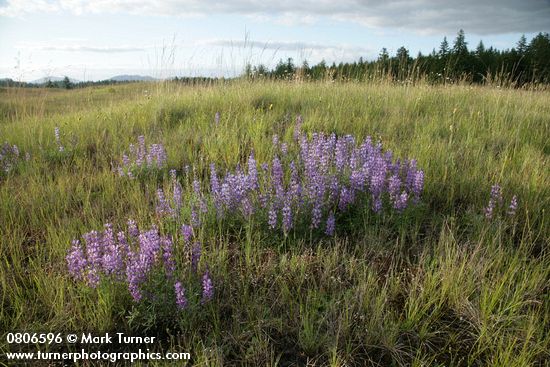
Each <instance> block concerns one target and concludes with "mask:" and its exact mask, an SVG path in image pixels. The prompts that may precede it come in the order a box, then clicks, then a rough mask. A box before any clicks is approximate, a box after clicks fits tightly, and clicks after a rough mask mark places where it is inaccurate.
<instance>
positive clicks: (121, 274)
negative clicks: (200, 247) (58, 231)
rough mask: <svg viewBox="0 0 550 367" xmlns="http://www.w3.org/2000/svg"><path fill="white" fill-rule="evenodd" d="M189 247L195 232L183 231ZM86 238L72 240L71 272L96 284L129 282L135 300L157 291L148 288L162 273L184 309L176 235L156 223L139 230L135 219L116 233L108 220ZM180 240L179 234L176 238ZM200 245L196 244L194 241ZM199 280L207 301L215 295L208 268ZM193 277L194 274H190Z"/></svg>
mask: <svg viewBox="0 0 550 367" xmlns="http://www.w3.org/2000/svg"><path fill="white" fill-rule="evenodd" d="M182 234H183V242H184V243H185V244H186V248H188V247H189V244H190V241H191V240H192V233H190V232H186V230H185V229H183V231H182ZM82 239H83V241H82V242H81V241H80V240H78V239H75V240H73V242H72V247H71V248H70V250H69V252H68V254H67V257H66V260H67V266H68V270H69V273H70V274H71V276H72V277H73V278H74V279H75V280H77V281H81V282H84V283H85V284H87V285H88V286H90V287H92V288H95V287H97V286H98V285H99V284H100V282H101V281H102V280H106V281H114V282H121V283H124V284H126V286H127V288H128V291H129V293H130V295H131V296H132V298H133V300H134V301H135V302H140V301H143V300H144V299H146V298H150V297H154V296H155V295H152V294H149V293H148V292H145V291H144V289H145V288H146V287H147V285H148V282H149V281H150V279H151V278H152V277H153V276H154V275H159V274H161V275H162V276H163V277H164V279H165V281H166V282H170V283H172V284H173V285H174V286H173V287H172V289H173V291H174V293H173V301H174V304H175V305H176V306H177V308H178V309H180V310H181V309H185V308H186V307H187V305H188V298H187V296H186V290H185V288H184V286H183V283H182V282H181V280H180V279H178V274H182V273H185V270H186V269H185V267H186V265H190V264H185V263H180V264H178V263H177V261H176V258H177V257H176V256H175V253H174V251H175V248H174V246H175V243H174V239H173V238H172V237H170V236H163V235H161V234H160V233H159V230H158V228H157V227H156V226H154V225H153V226H152V227H151V228H150V229H149V230H146V231H140V230H139V228H138V227H137V225H136V223H135V222H134V221H132V220H129V221H128V226H127V230H126V231H119V232H117V233H116V234H115V231H114V230H113V227H112V226H111V225H110V224H106V225H105V228H104V230H103V231H91V232H89V233H86V234H84V235H83V236H82ZM176 240H177V238H176ZM195 246H197V245H195ZM191 257H192V260H191V263H192V267H191V266H190V267H189V269H192V270H191V273H193V274H196V273H197V272H198V265H197V264H198V262H199V260H200V253H198V254H197V253H195V252H194V253H193V255H192V256H191ZM195 278H196V281H197V282H200V284H201V288H202V296H201V299H200V303H201V304H204V303H206V302H208V301H209V300H211V299H212V297H213V292H214V288H213V283H212V280H211V278H210V273H209V272H208V270H206V271H205V272H204V274H203V275H202V276H199V275H198V274H197V276H195ZM191 279H193V277H191Z"/></svg>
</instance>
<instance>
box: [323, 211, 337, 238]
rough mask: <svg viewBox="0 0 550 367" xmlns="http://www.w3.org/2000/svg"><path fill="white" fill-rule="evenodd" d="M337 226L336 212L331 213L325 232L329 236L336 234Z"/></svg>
mask: <svg viewBox="0 0 550 367" xmlns="http://www.w3.org/2000/svg"><path fill="white" fill-rule="evenodd" d="M335 227H336V219H335V218H334V213H330V214H329V216H328V218H327V224H326V227H325V234H326V235H327V236H332V235H334V229H335Z"/></svg>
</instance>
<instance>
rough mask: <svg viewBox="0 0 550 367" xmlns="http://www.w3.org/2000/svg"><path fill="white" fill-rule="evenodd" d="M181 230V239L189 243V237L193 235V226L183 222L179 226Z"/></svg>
mask: <svg viewBox="0 0 550 367" xmlns="http://www.w3.org/2000/svg"><path fill="white" fill-rule="evenodd" d="M181 232H182V234H183V240H184V241H185V243H190V242H191V237H193V227H191V226H190V225H188V224H184V225H182V226H181Z"/></svg>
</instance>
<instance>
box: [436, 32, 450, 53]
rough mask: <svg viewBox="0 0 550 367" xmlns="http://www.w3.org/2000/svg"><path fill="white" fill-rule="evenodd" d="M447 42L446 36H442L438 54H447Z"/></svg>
mask: <svg viewBox="0 0 550 367" xmlns="http://www.w3.org/2000/svg"><path fill="white" fill-rule="evenodd" d="M449 51H450V50H449V42H447V37H443V41H441V45H440V46H439V54H440V55H441V56H446V55H448V54H449Z"/></svg>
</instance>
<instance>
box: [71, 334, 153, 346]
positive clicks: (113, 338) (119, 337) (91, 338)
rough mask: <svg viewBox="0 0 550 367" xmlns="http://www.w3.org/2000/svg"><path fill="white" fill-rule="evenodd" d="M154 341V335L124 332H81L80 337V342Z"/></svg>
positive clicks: (135, 342) (134, 342) (140, 342)
mask: <svg viewBox="0 0 550 367" xmlns="http://www.w3.org/2000/svg"><path fill="white" fill-rule="evenodd" d="M154 342H155V337H154V336H145V337H143V336H127V335H124V333H116V334H114V335H111V334H109V333H105V334H104V335H101V336H99V335H92V334H91V333H87V334H86V333H83V334H82V337H81V338H80V343H82V344H112V343H119V344H151V343H154Z"/></svg>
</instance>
